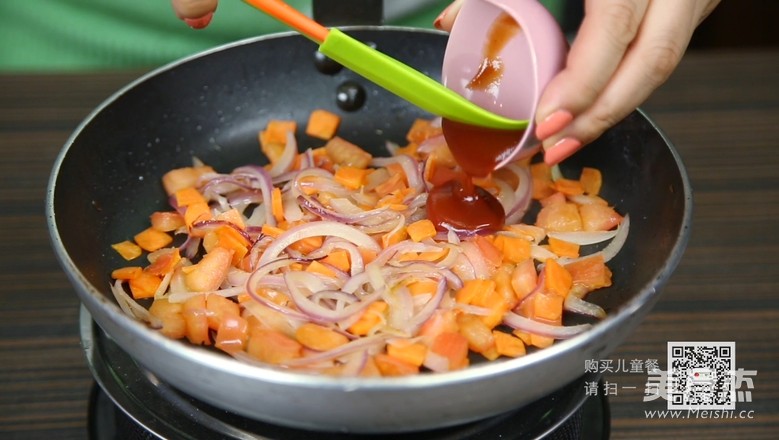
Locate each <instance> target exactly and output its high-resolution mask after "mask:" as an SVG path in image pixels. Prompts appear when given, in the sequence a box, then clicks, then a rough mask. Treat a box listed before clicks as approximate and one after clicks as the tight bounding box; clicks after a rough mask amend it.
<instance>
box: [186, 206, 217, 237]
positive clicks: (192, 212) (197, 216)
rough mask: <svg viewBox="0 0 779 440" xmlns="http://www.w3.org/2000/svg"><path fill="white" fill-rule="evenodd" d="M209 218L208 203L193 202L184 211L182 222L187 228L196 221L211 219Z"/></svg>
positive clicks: (191, 232) (210, 215) (209, 209)
mask: <svg viewBox="0 0 779 440" xmlns="http://www.w3.org/2000/svg"><path fill="white" fill-rule="evenodd" d="M211 218H212V214H211V208H210V207H209V206H208V203H193V204H191V205H189V206H187V210H186V211H184V223H186V225H187V227H189V228H191V227H192V225H193V224H195V223H196V222H202V221H206V220H211ZM193 233H194V231H190V234H193Z"/></svg>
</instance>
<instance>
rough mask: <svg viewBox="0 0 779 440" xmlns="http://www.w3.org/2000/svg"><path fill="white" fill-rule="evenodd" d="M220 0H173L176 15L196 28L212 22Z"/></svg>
mask: <svg viewBox="0 0 779 440" xmlns="http://www.w3.org/2000/svg"><path fill="white" fill-rule="evenodd" d="M217 3H218V0H171V5H172V6H173V10H174V11H175V12H176V15H177V16H178V17H179V18H180V19H182V20H184V22H185V23H187V24H188V25H189V26H190V27H192V28H194V29H202V28H204V27H206V26H208V23H210V22H211V17H213V15H214V11H215V10H216V5H217Z"/></svg>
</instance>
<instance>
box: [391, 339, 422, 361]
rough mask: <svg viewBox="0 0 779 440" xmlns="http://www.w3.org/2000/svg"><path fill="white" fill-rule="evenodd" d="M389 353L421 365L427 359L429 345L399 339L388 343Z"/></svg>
mask: <svg viewBox="0 0 779 440" xmlns="http://www.w3.org/2000/svg"><path fill="white" fill-rule="evenodd" d="M387 354H389V355H390V356H392V357H394V358H397V359H400V360H403V361H406V362H408V363H409V364H411V365H415V366H417V367H419V366H421V365H422V363H423V362H424V361H425V354H427V346H425V345H424V344H420V343H419V342H410V341H408V340H406V339H398V340H395V341H390V342H389V343H388V344H387Z"/></svg>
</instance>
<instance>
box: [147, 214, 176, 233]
mask: <svg viewBox="0 0 779 440" xmlns="http://www.w3.org/2000/svg"><path fill="white" fill-rule="evenodd" d="M150 219H151V227H152V228H154V229H156V230H158V231H162V232H171V231H175V230H176V229H178V228H180V227H182V226H184V217H182V216H181V214H179V213H178V212H173V211H164V212H163V211H160V212H155V213H153V214H152V215H151V217H150Z"/></svg>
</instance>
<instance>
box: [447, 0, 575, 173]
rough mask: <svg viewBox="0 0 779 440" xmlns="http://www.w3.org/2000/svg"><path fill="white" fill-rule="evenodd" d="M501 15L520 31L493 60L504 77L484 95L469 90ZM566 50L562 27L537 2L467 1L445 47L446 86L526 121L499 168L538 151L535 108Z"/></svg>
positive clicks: (491, 107) (477, 90) (525, 0)
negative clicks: (516, 25)
mask: <svg viewBox="0 0 779 440" xmlns="http://www.w3.org/2000/svg"><path fill="white" fill-rule="evenodd" d="M503 12H505V13H507V14H509V15H510V16H511V18H513V19H514V21H516V23H517V24H518V25H519V32H518V33H517V34H516V35H514V36H513V37H511V38H510V39H509V40H507V42H506V44H505V46H504V47H503V49H502V50H501V51H500V52H499V53H498V54H497V55H498V56H499V57H500V59H501V60H502V63H503V69H504V70H503V74H502V76H501V77H500V78H499V79H498V81H496V82H495V83H493V84H492V85H491V86H490V87H487V88H486V89H483V90H482V89H472V88H469V87H468V84H469V83H470V82H471V80H472V79H473V78H474V76H475V75H476V74H477V72H478V71H479V67H480V65H481V64H482V61H483V60H484V58H485V45H486V43H487V42H488V39H489V35H490V32H491V30H492V28H493V23H495V21H496V20H497V19H498V18H499V17H500V15H501V14H502V13H503ZM567 49H568V44H567V42H566V40H565V37H564V35H563V32H562V30H561V29H560V26H559V25H558V24H557V22H556V21H555V18H554V17H553V16H552V15H551V14H550V13H549V11H548V10H547V9H546V8H545V7H544V6H543V5H541V4H540V3H539V2H538V1H537V0H467V1H466V2H465V4H464V5H463V7H462V10H461V11H460V13H459V15H458V16H457V19H456V20H455V23H454V27H453V28H452V32H451V34H450V36H449V42H448V43H447V46H446V53H445V55H444V62H443V70H442V80H443V83H444V85H446V86H447V87H449V88H450V89H452V90H454V91H455V92H457V93H459V94H460V95H462V96H464V97H465V98H467V99H469V100H470V101H472V102H474V103H476V104H477V105H479V106H481V107H483V108H486V109H488V110H490V111H493V112H495V113H498V114H500V115H503V116H506V117H510V118H514V119H529V120H530V124H529V126H528V129H527V130H526V131H525V135H524V136H523V137H522V139H521V140H520V142H519V144H517V148H516V149H515V150H514V152H513V153H512V154H511V155H510V156H509V157H507V158H506V159H505V160H504V161H503V162H502V163H500V164H498V167H501V166H503V165H505V164H506V163H508V162H510V161H513V160H516V159H520V158H522V157H527V156H529V155H531V154H534V153H535V152H536V151H538V147H539V145H540V142H539V141H538V139H536V137H535V134H534V133H535V125H536V124H535V122H534V121H533V117H534V115H535V112H536V105H537V104H538V99H539V97H540V96H541V93H542V92H543V90H544V87H546V85H547V83H549V81H550V80H551V79H552V78H553V77H554V75H555V74H556V73H557V72H559V71H560V70H561V69H562V68H563V65H564V63H565V56H566V54H567Z"/></svg>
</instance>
